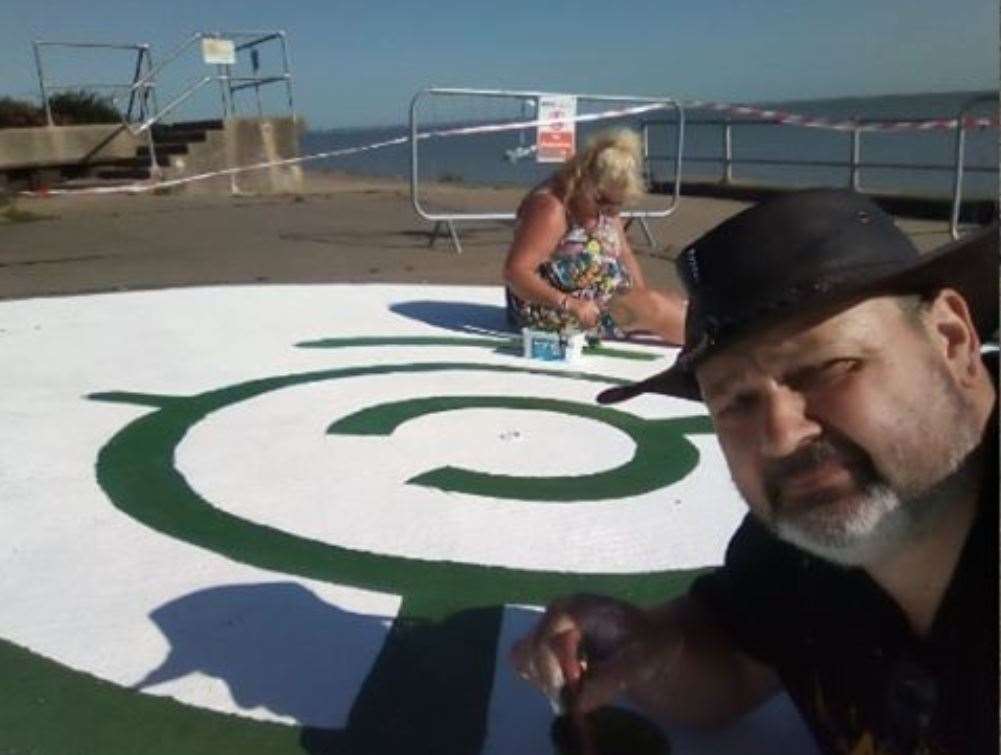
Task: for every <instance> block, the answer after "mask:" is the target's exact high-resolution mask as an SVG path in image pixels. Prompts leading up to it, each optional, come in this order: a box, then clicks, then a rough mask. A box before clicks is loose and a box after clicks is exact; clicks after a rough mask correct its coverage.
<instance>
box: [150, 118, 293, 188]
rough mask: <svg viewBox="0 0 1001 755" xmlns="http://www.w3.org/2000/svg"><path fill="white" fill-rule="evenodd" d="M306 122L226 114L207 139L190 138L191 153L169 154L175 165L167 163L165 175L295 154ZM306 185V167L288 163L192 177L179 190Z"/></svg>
mask: <svg viewBox="0 0 1001 755" xmlns="http://www.w3.org/2000/svg"><path fill="white" fill-rule="evenodd" d="M303 127H304V124H303V121H302V120H300V119H292V118H263V119H262V118H233V119H230V120H227V121H226V122H225V123H224V125H223V128H222V130H221V131H208V132H207V133H206V140H205V141H204V142H194V143H192V144H190V145H189V152H188V154H187V155H173V156H171V166H170V168H167V169H165V171H164V176H165V177H166V178H179V177H182V176H192V175H198V174H201V173H210V172H213V171H218V170H225V169H227V168H233V167H243V166H247V165H255V164H258V163H265V162H274V161H277V160H284V159H287V158H290V157H297V156H298V155H299V136H300V134H301V132H302V130H303ZM302 187H303V178H302V168H301V167H300V166H299V165H285V166H271V167H268V168H259V169H256V170H248V171H241V172H240V173H237V174H235V175H233V176H218V177H214V178H209V179H205V180H201V181H193V182H191V183H187V184H182V185H180V186H179V187H177V190H178V191H182V192H185V193H194V194H197V193H214V194H218V193H225V192H230V191H238V192H246V193H254V194H283V193H295V192H298V191H301V190H302Z"/></svg>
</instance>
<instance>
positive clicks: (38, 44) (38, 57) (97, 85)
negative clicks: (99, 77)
mask: <svg viewBox="0 0 1001 755" xmlns="http://www.w3.org/2000/svg"><path fill="white" fill-rule="evenodd" d="M31 47H32V50H33V52H34V56H35V69H36V70H37V72H38V87H39V89H40V90H41V95H42V107H43V109H44V110H45V120H46V122H47V123H48V125H50V126H53V125H55V122H54V121H53V119H52V105H51V103H50V101H49V95H50V93H51V92H54V91H57V90H71V89H111V90H113V91H117V90H126V91H128V92H129V101H128V105H127V106H126V108H125V110H124V111H122V117H123V119H124V120H125V121H129V120H131V118H132V113H133V108H135V106H136V104H137V103H138V105H139V110H138V113H139V117H140V118H145V117H146V109H147V107H148V102H147V100H146V98H145V97H137V90H136V88H135V85H136V82H138V81H140V80H141V79H143V78H145V77H147V76H149V75H150V72H151V71H152V70H153V57H152V53H151V52H150V46H149V45H148V44H146V43H131V44H110V43H104V42H56V41H52V40H41V39H36V40H34V41H32V43H31ZM47 47H65V48H70V49H91V50H96V49H104V50H134V51H135V53H136V62H135V69H134V72H133V74H132V80H131V81H130V82H112V83H107V82H81V83H76V84H68V83H54V82H52V81H49V80H48V78H47V76H46V72H45V62H44V56H43V54H42V53H43V50H44V49H45V48H47ZM144 94H145V93H144ZM149 94H151V95H152V98H153V100H152V101H153V107H154V110H155V109H156V99H155V97H156V94H155V92H153V91H150V92H149ZM112 99H113V100H114V99H115V98H114V97H112ZM116 104H117V103H116Z"/></svg>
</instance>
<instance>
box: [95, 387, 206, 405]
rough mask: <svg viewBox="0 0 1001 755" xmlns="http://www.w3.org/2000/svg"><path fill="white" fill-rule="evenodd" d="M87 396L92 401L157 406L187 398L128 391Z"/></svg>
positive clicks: (175, 402)
mask: <svg viewBox="0 0 1001 755" xmlns="http://www.w3.org/2000/svg"><path fill="white" fill-rule="evenodd" d="M87 398H89V399H92V400H94V401H106V402H108V403H110V404H138V405H139V406H155V407H157V408H163V407H165V406H171V405H172V404H177V403H179V402H185V401H187V400H188V399H187V398H186V397H184V396H160V395H157V394H155V393H130V392H128V391H109V392H107V393H92V394H90V395H89V396H87Z"/></svg>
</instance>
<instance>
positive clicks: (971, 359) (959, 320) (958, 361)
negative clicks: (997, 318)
mask: <svg viewBox="0 0 1001 755" xmlns="http://www.w3.org/2000/svg"><path fill="white" fill-rule="evenodd" d="M925 318H926V319H925V322H926V324H927V325H928V329H929V333H930V335H931V337H932V339H933V340H934V341H935V343H936V344H937V345H938V346H939V347H940V348H941V353H942V356H943V357H944V358H945V362H946V364H947V365H948V366H949V369H950V371H951V372H952V373H953V374H954V375H955V376H956V379H957V380H958V381H959V382H960V383H961V384H962V385H965V386H967V387H969V386H970V385H972V384H973V383H975V382H976V381H977V378H978V376H979V375H980V373H981V371H982V370H983V362H982V361H981V359H980V337H979V336H978V335H977V328H976V326H975V325H974V324H973V317H972V316H971V315H970V308H969V306H967V304H966V300H965V299H964V298H963V296H962V294H960V293H959V292H958V291H956V290H955V289H953V288H943V289H942V290H941V291H939V292H938V293H937V294H936V295H935V298H934V299H933V300H932V302H931V304H930V306H929V307H928V309H927V311H926V314H925Z"/></svg>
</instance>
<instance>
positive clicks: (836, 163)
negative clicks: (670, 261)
mask: <svg viewBox="0 0 1001 755" xmlns="http://www.w3.org/2000/svg"><path fill="white" fill-rule="evenodd" d="M985 102H993V103H995V104H998V97H997V95H980V96H977V97H974V98H973V99H971V100H968V101H967V102H966V103H964V104H963V106H962V107H961V108H960V111H959V114H958V116H957V118H956V120H955V126H954V127H953V128H954V129H955V131H956V149H955V160H954V161H953V162H952V163H927V162H924V163H902V162H884V161H863V160H862V158H861V141H862V138H861V137H862V134H863V133H866V131H865V129H864V127H865V126H870V125H874V124H882V125H887V126H892V125H893V124H895V123H899V122H900V121H894V120H890V119H886V118H879V119H877V118H854V119H851V121H850V123H851V124H853V125H854V128H852V129H851V131H850V132H849V133H850V135H851V153H850V157H849V159H848V160H847V161H844V160H800V159H785V158H741V159H739V160H737V159H735V158H734V156H733V126H794V127H799V128H817V126H804V125H802V124H796V123H784V122H782V121H780V120H778V119H758V120H753V119H751V117H748V118H746V119H745V118H740V119H730V118H709V119H690V120H688V121H687V125H689V126H693V125H714V126H723V127H724V131H723V154H722V156H720V157H714V156H704V155H686V156H685V159H686V160H687V161H689V162H693V163H722V166H723V174H722V176H721V181H722V183H723V184H724V185H729V184H731V183H732V182H733V180H734V179H733V166H734V165H737V164H741V165H800V166H808V167H832V168H843V167H847V168H848V169H849V172H850V179H849V184H850V186H851V188H852V189H853V190H855V191H861V190H862V185H861V172H862V169H863V168H880V169H894V170H937V171H953V174H954V177H953V192H952V194H953V196H952V208H951V213H950V220H949V232H950V234H951V235H952V237H953V238H954V239H955V238H958V237H959V213H960V207H961V204H962V185H963V175H964V172H968V173H994V174H996V173H997V172H998V167H997V166H995V165H966V164H965V132H966V130H967V124H968V122H969V112H970V110H972V109H973V108H974V107H976V106H977V105H980V104H983V103H985ZM910 120H936V118H920V119H910ZM675 125H676V122H675V121H669V120H663V119H659V120H658V119H648V120H645V121H644V122H643V124H642V130H643V134H644V138H647V135H648V133H649V129H650V128H651V127H653V126H675ZM981 127H982V126H981ZM988 127H990V128H995V129H996V128H997V126H996V125H994V126H988ZM820 128H823V127H820ZM880 133H899V132H894V131H883V132H880ZM905 133H910V132H905ZM674 158H675V156H674V155H667V154H663V155H662V154H648V155H647V160H648V161H649V162H651V163H652V162H658V161H665V160H673V159H674Z"/></svg>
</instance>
